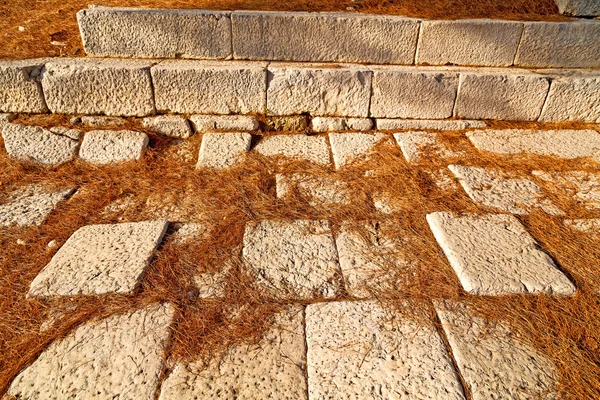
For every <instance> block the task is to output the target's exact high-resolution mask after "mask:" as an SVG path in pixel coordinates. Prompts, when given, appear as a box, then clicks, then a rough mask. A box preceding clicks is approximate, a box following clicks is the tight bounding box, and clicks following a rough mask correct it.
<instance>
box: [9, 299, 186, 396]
mask: <svg viewBox="0 0 600 400" xmlns="http://www.w3.org/2000/svg"><path fill="white" fill-rule="evenodd" d="M173 314H174V310H173V307H171V306H169V305H165V304H162V305H158V304H156V305H150V306H148V307H146V308H144V309H141V310H137V311H133V312H129V313H127V314H123V315H115V316H111V317H108V318H106V319H103V320H99V321H94V322H88V323H86V324H85V325H82V326H80V327H78V328H77V329H76V330H75V331H74V332H73V333H71V334H70V335H69V336H67V337H66V338H64V339H59V340H57V341H55V342H54V343H52V344H51V345H50V346H49V347H48V349H46V350H45V351H44V352H43V353H42V354H41V355H40V357H39V358H38V359H37V360H36V361H34V362H33V364H31V365H30V366H28V367H27V368H25V369H24V370H23V371H21V373H20V374H19V375H18V376H17V377H16V378H15V380H14V381H13V382H12V384H11V385H10V388H9V389H8V395H11V396H15V397H17V398H21V399H39V400H59V399H67V398H80V399H92V398H93V399H99V400H104V399H106V400H110V399H116V398H118V399H123V400H125V399H128V400H134V399H135V400H138V399H139V400H152V399H154V398H155V392H156V389H157V386H158V383H159V379H160V376H161V374H162V369H163V362H164V361H163V359H164V352H165V349H166V347H167V339H168V336H169V325H170V324H171V321H172V319H173Z"/></svg>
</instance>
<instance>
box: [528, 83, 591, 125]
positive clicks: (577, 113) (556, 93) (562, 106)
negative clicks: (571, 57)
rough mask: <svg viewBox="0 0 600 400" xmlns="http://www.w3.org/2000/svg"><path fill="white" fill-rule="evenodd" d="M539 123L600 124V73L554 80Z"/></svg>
mask: <svg viewBox="0 0 600 400" xmlns="http://www.w3.org/2000/svg"><path fill="white" fill-rule="evenodd" d="M539 120H540V121H543V122H564V121H581V122H589V123H593V124H594V123H595V124H600V73H596V72H594V73H592V74H574V75H571V76H564V77H557V78H555V79H553V80H552V84H551V85H550V92H549V93H548V98H547V100H546V104H545V105H544V108H543V109H542V114H541V115H540V118H539Z"/></svg>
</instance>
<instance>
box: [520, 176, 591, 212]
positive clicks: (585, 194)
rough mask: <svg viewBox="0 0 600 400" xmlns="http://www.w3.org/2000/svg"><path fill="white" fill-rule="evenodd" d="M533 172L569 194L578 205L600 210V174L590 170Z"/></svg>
mask: <svg viewBox="0 0 600 400" xmlns="http://www.w3.org/2000/svg"><path fill="white" fill-rule="evenodd" d="M531 174H532V175H534V176H536V177H538V178H540V179H541V180H543V181H546V182H547V183H548V184H549V185H552V186H554V187H555V188H556V189H557V191H558V192H562V193H565V194H567V195H568V196H569V197H571V198H572V199H573V200H574V201H575V202H576V203H577V204H578V205H580V206H583V207H585V208H587V209H588V210H592V211H593V210H600V174H595V173H592V172H588V171H564V172H544V171H531Z"/></svg>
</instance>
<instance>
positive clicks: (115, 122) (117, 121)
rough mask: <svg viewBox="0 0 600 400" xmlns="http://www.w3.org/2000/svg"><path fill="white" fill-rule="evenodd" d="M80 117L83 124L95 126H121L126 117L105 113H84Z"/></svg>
mask: <svg viewBox="0 0 600 400" xmlns="http://www.w3.org/2000/svg"><path fill="white" fill-rule="evenodd" d="M80 119H81V123H82V124H84V125H90V126H94V127H106V126H119V125H123V124H124V123H125V118H121V117H106V116H103V115H83V116H82V117H81V118H80Z"/></svg>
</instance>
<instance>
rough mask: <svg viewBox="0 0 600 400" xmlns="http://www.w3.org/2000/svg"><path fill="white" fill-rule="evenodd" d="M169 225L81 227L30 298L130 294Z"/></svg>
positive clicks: (42, 275)
mask: <svg viewBox="0 0 600 400" xmlns="http://www.w3.org/2000/svg"><path fill="white" fill-rule="evenodd" d="M167 225H168V223H167V222H166V221H144V222H129V223H124V224H114V225H88V226H84V227H83V228H79V229H78V230H77V231H76V232H75V233H74V234H73V235H71V237H70V238H69V239H68V240H67V242H66V243H65V244H64V245H63V246H62V247H61V248H60V249H59V250H58V251H57V252H56V254H55V255H54V257H52V260H50V262H49V263H48V265H46V266H45V267H44V269H43V270H42V271H41V272H40V273H39V274H38V276H36V277H35V279H34V280H33V282H31V286H30V289H29V296H36V297H37V296H72V295H77V294H103V293H131V292H132V291H133V290H134V289H135V287H136V285H137V283H138V281H139V279H140V277H141V275H142V274H143V272H144V270H145V269H146V266H147V265H148V262H149V261H150V258H151V257H152V256H153V254H154V251H155V250H156V248H157V246H158V245H159V244H160V242H161V240H162V237H163V235H164V233H165V231H166V230H167Z"/></svg>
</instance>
